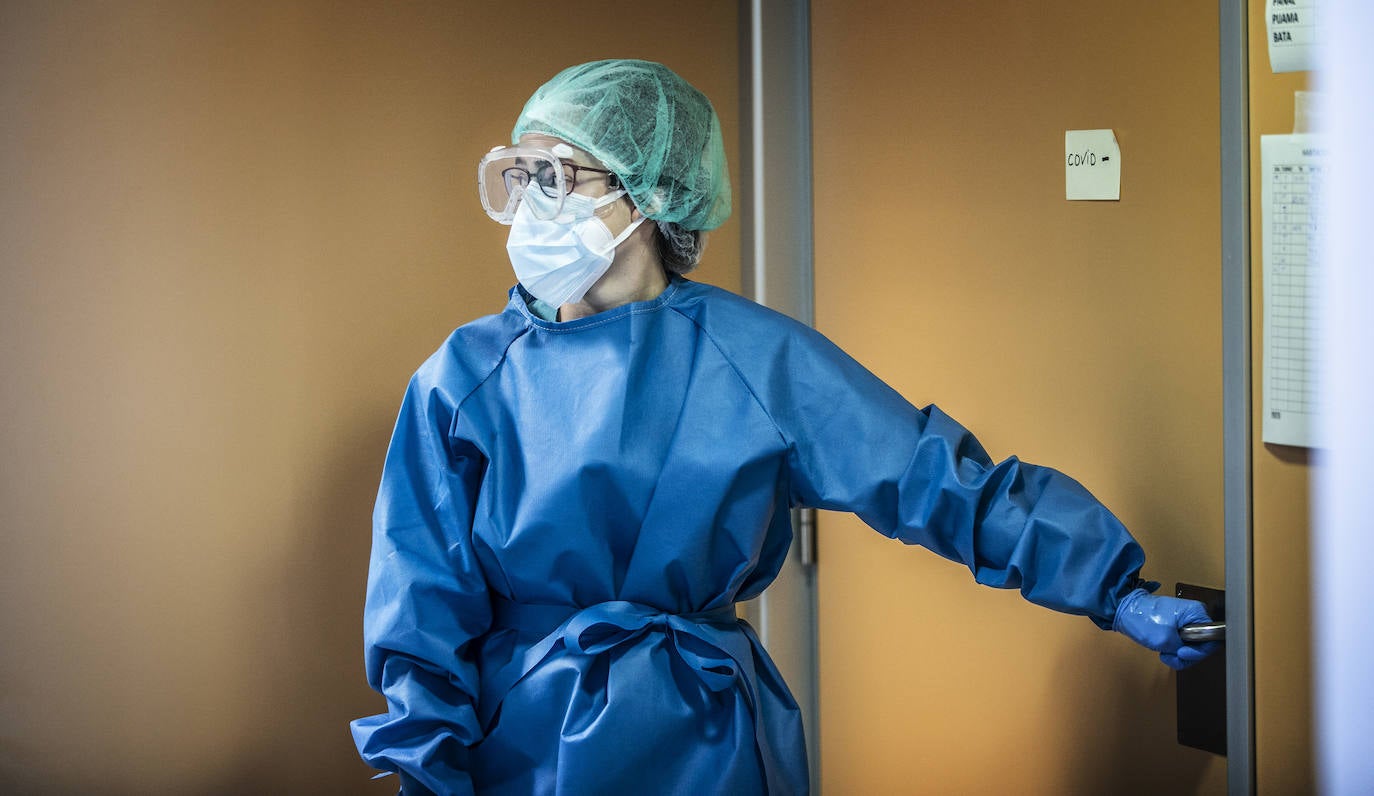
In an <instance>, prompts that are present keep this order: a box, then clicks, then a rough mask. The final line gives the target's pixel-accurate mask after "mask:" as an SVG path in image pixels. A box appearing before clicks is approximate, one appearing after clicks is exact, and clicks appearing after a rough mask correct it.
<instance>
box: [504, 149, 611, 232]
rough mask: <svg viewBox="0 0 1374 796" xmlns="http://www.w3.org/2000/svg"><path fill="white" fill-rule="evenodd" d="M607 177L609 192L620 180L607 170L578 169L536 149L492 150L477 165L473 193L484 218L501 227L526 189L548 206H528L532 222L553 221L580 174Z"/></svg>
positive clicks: (580, 167) (573, 164)
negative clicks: (543, 198)
mask: <svg viewBox="0 0 1374 796" xmlns="http://www.w3.org/2000/svg"><path fill="white" fill-rule="evenodd" d="M584 171H586V172H592V173H595V174H606V175H608V180H607V182H608V183H609V185H610V187H611V188H613V189H614V188H618V187H620V180H619V179H618V178H617V177H616V176H615V174H614V173H612V172H611V171H609V170H607V169H598V168H594V167H592V166H582V165H579V164H577V163H571V162H568V161H566V160H562V159H560V158H559V157H558V156H557V155H555V154H554V153H553V152H550V151H549V150H547V149H541V148H537V147H522V146H511V147H496V148H495V149H493V150H491V151H490V152H488V153H487V154H486V155H485V156H484V157H483V158H482V161H481V162H480V163H478V164H477V190H478V193H479V194H480V195H481V199H482V207H483V209H485V210H486V211H487V215H489V216H491V217H492V218H493V219H495V220H496V221H498V222H500V223H502V224H509V223H511V221H512V219H514V218H515V209H516V208H517V207H519V205H520V198H521V197H522V196H524V194H525V191H527V190H530V185H531V184H533V185H534V186H536V187H537V188H538V189H539V190H540V192H541V193H543V195H544V196H546V197H548V198H549V199H552V200H553V201H552V202H532V203H531V204H530V207H531V210H532V211H533V212H534V215H535V217H536V218H540V219H545V220H547V219H550V218H554V217H556V216H557V215H558V214H559V213H560V212H561V211H562V209H563V197H565V196H567V195H568V194H570V193H572V192H573V190H575V189H576V188H577V186H578V180H579V175H580V173H581V172H584Z"/></svg>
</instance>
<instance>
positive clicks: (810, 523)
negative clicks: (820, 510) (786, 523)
mask: <svg viewBox="0 0 1374 796" xmlns="http://www.w3.org/2000/svg"><path fill="white" fill-rule="evenodd" d="M797 546H798V547H799V548H800V551H799V552H800V553H801V564H802V566H804V567H814V566H816V510H815V509H797Z"/></svg>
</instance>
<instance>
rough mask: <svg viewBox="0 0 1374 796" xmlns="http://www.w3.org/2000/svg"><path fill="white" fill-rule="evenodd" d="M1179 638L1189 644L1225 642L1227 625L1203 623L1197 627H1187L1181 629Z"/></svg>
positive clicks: (1222, 623)
mask: <svg viewBox="0 0 1374 796" xmlns="http://www.w3.org/2000/svg"><path fill="white" fill-rule="evenodd" d="M1178 637H1179V638H1181V639H1183V641H1185V642H1187V643H1189V644H1195V643H1198V642H1202V641H1225V640H1226V623H1225V622H1202V623H1199V624H1196V625H1185V626H1184V627H1181V628H1179V630H1178Z"/></svg>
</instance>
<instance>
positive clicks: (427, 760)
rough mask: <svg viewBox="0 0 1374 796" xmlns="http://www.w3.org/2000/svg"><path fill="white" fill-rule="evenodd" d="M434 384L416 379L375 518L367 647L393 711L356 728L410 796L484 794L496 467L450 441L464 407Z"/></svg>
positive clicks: (366, 750) (373, 761) (364, 749)
mask: <svg viewBox="0 0 1374 796" xmlns="http://www.w3.org/2000/svg"><path fill="white" fill-rule="evenodd" d="M422 372H423V371H422ZM434 381H435V380H434V379H432V378H431V379H426V378H422V376H421V374H417V375H416V377H415V378H414V379H412V380H411V383H410V387H409V389H408V390H407V393H406V396H405V400H404V402H403V404H402V406H401V411H400V415H399V418H398V419H397V422H396V430H395V433H394V435H393V437H392V440H391V446H390V449H389V451H388V453H387V457H386V464H385V467H384V469H383V474H382V482H381V487H380V489H379V491H378V495H377V503H376V509H375V512H374V516H373V541H372V558H371V565H370V569H369V572H368V581H367V603H366V607H365V609H364V615H363V616H364V618H363V626H364V643H365V655H366V663H367V678H368V682H369V684H371V686H372V687H373V688H374V689H376V690H378V691H380V692H381V693H382V694H383V695H384V696H385V697H386V702H387V709H388V712H387V713H385V714H381V715H378V716H371V717H368V718H364V719H359V720H357V721H355V722H354V723H353V735H354V740H355V742H356V743H357V746H358V751H359V752H360V753H361V755H362V757H363V759H364V760H366V761H367V762H368V763H369V764H370V765H372V766H373V767H375V768H378V769H382V770H386V771H395V772H397V773H399V774H400V779H401V784H402V789H403V793H405V794H407V796H414V795H415V794H429V793H436V794H470V793H472V792H473V790H472V782H471V779H470V777H469V776H468V774H467V773H466V771H465V769H466V765H465V763H466V756H467V750H468V747H470V746H471V745H473V744H475V743H476V742H477V741H479V740H480V739H481V730H480V725H479V722H478V719H477V714H476V711H475V704H474V703H475V699H476V696H475V695H476V694H477V693H478V683H477V669H476V665H475V662H474V661H473V659H472V658H471V656H470V650H469V649H468V642H470V641H471V640H473V639H475V638H477V637H480V636H481V635H482V634H484V633H485V632H487V630H488V629H489V628H490V626H491V604H490V600H489V598H488V596H487V587H486V583H485V579H484V578H483V576H482V574H481V570H480V569H479V567H478V563H477V561H476V559H475V557H474V554H473V550H472V545H471V524H472V515H473V506H474V504H475V500H476V494H477V489H478V486H479V483H480V477H481V473H482V470H483V467H484V459H483V457H482V456H481V454H480V453H479V452H478V451H477V450H476V449H475V448H474V447H473V446H471V445H470V444H465V443H462V442H460V441H454V440H452V439H450V436H449V433H448V432H449V429H450V427H451V424H452V419H453V413H454V408H453V407H454V400H453V399H454V397H455V396H453V395H450V394H448V393H446V392H445V391H444V390H443V389H442V388H440V387H436V386H433V382H434Z"/></svg>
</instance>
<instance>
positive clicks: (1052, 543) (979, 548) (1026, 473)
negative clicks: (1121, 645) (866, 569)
mask: <svg viewBox="0 0 1374 796" xmlns="http://www.w3.org/2000/svg"><path fill="white" fill-rule="evenodd" d="M781 359H782V360H783V361H785V362H787V363H788V364H787V372H788V373H790V374H800V375H794V376H792V377H791V378H790V381H791V385H790V386H789V387H787V388H779V387H778V386H776V385H774V386H772V387H771V388H770V389H769V391H768V392H770V393H771V394H773V395H775V396H779V397H783V398H785V403H786V406H785V407H784V408H779V409H778V410H777V411H776V412H775V418H776V422H778V424H779V426H780V428H781V430H782V433H783V435H784V437H785V441H786V442H787V443H788V445H789V459H790V461H789V469H790V473H791V490H792V495H791V499H792V502H793V504H794V505H804V506H811V507H816V508H823V509H833V510H840V511H850V512H853V513H855V514H856V515H858V516H859V517H860V518H861V519H862V520H863V521H864V522H865V523H867V524H868V525H869V526H871V527H873V528H874V529H875V530H877V531H879V532H881V533H883V534H885V535H887V536H890V537H893V538H896V539H900V540H901V541H902V542H905V543H907V544H919V545H921V546H923V547H926V548H928V549H930V550H932V551H934V552H936V553H938V554H939V555H941V556H944V557H945V558H948V559H951V560H954V561H958V562H961V563H963V564H964V565H966V566H968V567H969V569H970V570H971V571H972V573H973V576H974V578H975V579H976V580H977V582H979V583H982V584H985V585H988V586H993V587H996V588H1017V589H1020V591H1021V594H1022V595H1023V596H1024V597H1025V598H1026V599H1027V600H1029V601H1031V602H1033V603H1036V604H1038V605H1042V606H1046V607H1048V608H1052V609H1054V610H1057V611H1063V612H1066V613H1071V614H1078V615H1086V616H1088V617H1090V618H1092V619H1093V621H1094V622H1095V623H1097V625H1098V626H1099V627H1102V628H1104V629H1109V628H1110V627H1111V622H1112V617H1113V616H1114V614H1115V611H1116V606H1117V603H1118V602H1120V600H1121V599H1123V598H1124V597H1125V596H1126V595H1127V594H1129V593H1130V591H1131V590H1132V589H1133V588H1135V587H1136V586H1137V585H1138V584H1141V583H1142V582H1141V581H1140V579H1139V572H1140V568H1141V566H1142V565H1143V564H1144V561H1145V554H1144V552H1143V551H1142V550H1141V548H1140V546H1139V545H1138V544H1137V543H1136V542H1135V540H1134V539H1133V538H1132V537H1131V535H1130V533H1129V532H1127V530H1126V528H1125V527H1124V526H1123V525H1122V524H1121V522H1120V521H1118V520H1117V518H1116V517H1115V516H1113V515H1112V513H1111V512H1110V511H1108V510H1107V508H1106V507H1105V506H1103V505H1102V503H1100V502H1099V501H1098V500H1097V499H1096V498H1094V497H1093V496H1092V494H1090V493H1089V492H1088V490H1087V489H1085V488H1084V487H1083V486H1082V485H1080V484H1079V483H1078V482H1077V481H1075V480H1073V479H1072V478H1069V477H1068V476H1066V475H1064V474H1063V473H1060V472H1058V471H1056V470H1053V469H1051V468H1048V467H1041V466H1036V465H1033V464H1028V463H1026V462H1022V461H1019V460H1018V459H1016V458H1015V457H1012V458H1009V459H1006V460H1004V461H1001V462H997V463H994V462H993V461H992V460H991V459H990V458H989V457H988V454H987V453H986V451H985V450H984V449H983V446H982V445H981V444H980V443H979V442H978V440H977V439H975V438H974V436H973V435H972V434H971V433H969V431H968V430H967V429H965V428H964V427H963V426H961V425H959V424H958V423H957V422H955V421H954V419H953V418H951V417H950V416H949V415H946V414H945V413H944V412H942V411H940V409H939V408H937V407H935V406H933V405H932V406H928V407H926V408H925V409H921V410H918V409H916V408H915V407H914V406H912V405H911V404H910V403H909V402H907V401H906V400H905V399H904V398H903V397H902V396H901V395H899V394H898V393H897V392H896V391H895V390H893V389H892V388H890V387H889V386H887V385H886V384H884V383H883V382H882V381H881V380H879V379H878V378H877V377H876V376H874V375H873V374H872V373H870V372H869V371H868V370H866V369H865V368H863V367H862V366H861V365H859V364H858V363H857V362H855V361H854V360H853V359H851V358H850V357H849V356H848V355H846V354H845V353H844V352H842V351H841V350H840V349H839V348H837V347H835V346H834V345H833V344H832V343H830V342H829V341H828V340H826V339H824V338H823V337H821V336H819V335H816V334H814V333H811V332H809V331H808V332H807V333H805V334H804V335H803V337H802V339H800V340H797V341H794V343H792V344H791V345H789V346H788V350H787V353H786V354H785V355H784V356H783V357H782V358H781ZM773 381H776V379H774V380H773Z"/></svg>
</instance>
